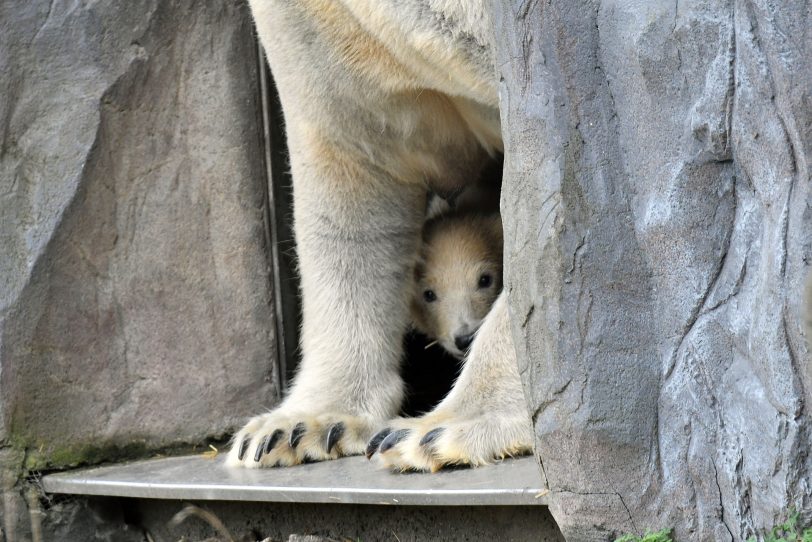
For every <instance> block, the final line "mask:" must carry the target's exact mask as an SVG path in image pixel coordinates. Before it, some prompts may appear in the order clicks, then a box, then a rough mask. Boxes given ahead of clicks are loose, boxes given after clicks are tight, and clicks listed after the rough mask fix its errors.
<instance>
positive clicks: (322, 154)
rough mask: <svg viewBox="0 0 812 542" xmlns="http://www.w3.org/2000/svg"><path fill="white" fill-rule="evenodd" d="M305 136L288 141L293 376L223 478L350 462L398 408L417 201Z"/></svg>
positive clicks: (420, 209) (235, 450) (239, 441)
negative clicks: (295, 326)
mask: <svg viewBox="0 0 812 542" xmlns="http://www.w3.org/2000/svg"><path fill="white" fill-rule="evenodd" d="M312 134H313V135H311V136H309V137H298V138H292V139H291V141H290V149H291V164H292V167H293V172H294V202H295V204H294V205H295V209H294V229H295V234H296V239H297V254H298V258H299V270H300V274H301V287H302V300H303V307H302V309H303V314H302V317H303V324H302V336H301V351H302V364H301V367H300V369H299V373H298V374H297V376H296V379H295V381H294V383H293V386H292V388H291V391H290V393H289V395H288V397H287V398H286V399H285V400H284V401H283V403H282V404H281V405H280V406H279V407H277V408H276V409H275V410H274V411H272V412H270V413H267V414H263V415H260V416H257V417H256V418H254V419H252V420H251V421H250V422H249V423H248V424H247V425H246V426H245V427H244V428H243V429H242V430H241V431H240V432H238V434H237V435H236V437H235V439H234V444H233V446H232V449H231V451H230V452H229V455H228V459H227V463H228V464H229V465H232V466H236V465H243V466H246V467H249V468H253V467H259V466H275V465H291V464H297V463H301V462H303V461H308V460H313V461H316V460H323V459H330V458H334V457H338V456H339V455H350V454H358V453H361V452H362V451H363V449H364V446H365V443H366V441H367V440H368V439H369V437H370V436H371V435H372V434H373V433H374V431H376V430H377V429H380V427H382V423H383V422H384V421H385V420H387V419H389V418H390V417H392V416H394V415H395V414H397V412H398V409H399V408H400V404H401V401H402V398H403V383H402V381H401V377H400V374H399V365H400V359H401V355H402V352H401V349H402V347H401V344H402V337H403V335H404V333H405V331H406V328H407V325H408V311H407V307H408V300H409V295H408V290H407V285H408V278H409V277H410V273H411V272H412V268H413V265H414V259H415V254H416V251H417V245H418V242H419V232H420V225H421V222H422V218H423V213H424V206H425V189H424V188H423V187H422V186H421V185H417V184H415V185H410V184H404V183H402V182H399V181H397V180H394V179H391V178H387V177H386V174H385V173H384V172H382V171H380V169H379V168H376V167H374V165H373V164H369V163H365V158H364V157H363V156H361V155H359V154H358V153H355V152H353V150H352V149H350V148H340V146H341V143H340V142H339V143H335V142H330V143H329V144H328V143H326V142H324V141H323V140H321V137H322V136H321V135H320V134H321V132H319V131H314V132H312ZM336 145H338V147H336Z"/></svg>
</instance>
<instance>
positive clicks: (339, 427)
mask: <svg viewBox="0 0 812 542" xmlns="http://www.w3.org/2000/svg"><path fill="white" fill-rule="evenodd" d="M343 434H344V423H343V422H338V423H335V424H333V425H332V427H330V430H329V431H327V446H326V447H327V453H328V454H329V453H330V452H331V451H332V449H333V446H335V445H336V442H338V439H340V438H341V436H342V435H343Z"/></svg>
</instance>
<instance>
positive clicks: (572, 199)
mask: <svg viewBox="0 0 812 542" xmlns="http://www.w3.org/2000/svg"><path fill="white" fill-rule="evenodd" d="M496 12H497V13H496V15H497V16H496V19H495V26H496V35H497V36H499V39H498V40H497V49H498V65H499V66H500V69H501V72H502V77H503V84H502V94H501V95H502V111H503V132H504V135H505V147H506V161H505V165H506V172H505V178H504V193H503V216H504V224H505V230H506V231H505V233H506V237H505V242H506V246H505V256H506V274H507V277H506V285H507V288H508V290H509V292H510V293H509V295H510V302H511V309H512V320H513V332H514V339H515V341H516V345H517V350H518V353H519V358H520V365H521V367H520V369H521V371H522V376H523V381H524V384H525V389H526V393H527V396H528V400H529V402H530V408H531V412H533V413H534V415H533V420H534V423H535V429H536V435H537V441H536V444H537V451H538V455H539V458H540V460H541V463H542V469H543V471H544V474H545V476H546V477H547V480H548V482H549V484H550V488H551V490H552V496H553V499H552V502H553V505H552V507H551V510H552V512H553V515H554V517H555V519H556V521H557V522H558V523H559V525H560V527H561V528H562V532H563V533H564V535H565V536H566V537H567V539H568V540H579V541H580V540H604V539H610V538H611V537H612V536H614V535H616V534H618V533H620V532H621V531H626V532H630V531H637V532H640V531H642V530H644V529H646V528H662V527H674V528H675V533H676V535H677V536H676V539H678V540H742V539H744V538H746V537H747V536H749V535H751V534H753V533H754V531H756V530H759V529H761V528H764V527H766V526H770V525H772V524H774V523H775V521H776V520H777V519H780V518H781V517H782V516H784V515H785V514H786V512H787V510H788V509H789V508H791V507H795V508H796V509H798V510H804V511H807V513H808V511H809V510H810V509H812V497H810V495H812V488H811V487H810V479H812V456H811V455H810V454H809V453H808V451H809V446H810V439H811V437H812V432H810V429H812V427H810V412H809V405H811V404H812V364H811V363H810V354H809V351H808V349H807V347H806V346H805V344H804V341H803V336H802V332H801V322H802V318H801V313H802V307H801V305H802V295H801V293H802V290H803V287H802V285H803V282H804V277H805V275H806V269H807V264H806V262H807V261H808V260H809V258H810V256H812V248H810V247H811V245H812V216H810V211H809V209H810V204H811V203H812V198H810V156H812V39H810V38H811V37H812V36H811V35H810V29H812V12H810V8H809V4H808V3H804V2H794V1H791V2H783V3H776V2H766V1H744V0H741V1H740V0H735V1H722V0H714V1H711V2H676V1H675V0H652V1H649V2H636V1H631V0H614V1H604V2H597V1H583V0H582V1H569V0H567V1H553V2H533V1H505V2H501V3H497V6H496Z"/></svg>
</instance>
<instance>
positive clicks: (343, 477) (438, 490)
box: [42, 455, 547, 506]
mask: <svg viewBox="0 0 812 542" xmlns="http://www.w3.org/2000/svg"><path fill="white" fill-rule="evenodd" d="M42 483H43V487H44V489H45V491H46V492H49V493H70V494H79V495H104V496H116V497H135V498H147V499H190V500H218V501H259V502H307V503H345V504H389V505H422V506H426V505H431V506H477V505H479V506H484V505H491V506H492V505H514V506H515V505H546V504H547V501H546V498H545V496H544V495H545V494H546V490H545V489H544V486H543V484H542V480H541V476H540V474H539V471H538V468H537V466H536V463H535V460H534V459H533V458H532V457H523V458H519V459H509V460H505V461H502V462H500V463H497V464H494V465H489V466H486V467H480V468H476V469H457V470H450V471H445V472H439V473H436V474H414V473H413V474H394V473H390V472H387V471H385V470H380V469H378V468H376V467H375V466H374V464H370V463H369V462H368V461H367V460H366V459H364V458H363V457H349V458H344V459H340V460H337V461H327V462H324V463H313V464H309V465H300V466H297V467H291V468H283V469H263V470H246V469H229V468H226V467H225V466H224V465H223V459H222V457H220V458H216V459H209V458H206V457H203V456H199V455H197V456H184V457H171V458H162V459H150V460H146V461H139V462H135V463H128V464H121V465H112V466H105V467H96V468H90V469H84V470H77V471H71V472H63V473H57V474H49V475H47V476H45V477H43V479H42Z"/></svg>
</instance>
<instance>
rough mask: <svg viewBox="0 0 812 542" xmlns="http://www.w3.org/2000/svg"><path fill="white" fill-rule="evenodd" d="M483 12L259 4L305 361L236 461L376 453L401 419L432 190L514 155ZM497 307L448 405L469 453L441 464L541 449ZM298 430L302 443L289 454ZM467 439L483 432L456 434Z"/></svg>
mask: <svg viewBox="0 0 812 542" xmlns="http://www.w3.org/2000/svg"><path fill="white" fill-rule="evenodd" d="M483 4H484V0H470V1H465V0H457V1H452V0H442V1H441V0H345V1H343V2H340V1H336V0H296V1H294V0H251V1H250V5H251V10H252V13H253V15H254V19H255V22H256V26H257V30H258V32H259V36H260V39H261V41H262V44H263V46H264V47H265V50H266V52H267V55H268V59H269V61H270V64H271V68H272V70H273V73H274V76H275V79H276V82H277V86H278V90H279V94H280V99H281V102H282V106H283V110H284V113H285V121H286V128H287V134H288V144H289V148H290V160H291V168H292V173H293V179H294V201H295V208H294V231H295V234H296V240H297V251H298V257H299V265H300V274H301V277H302V296H303V325H302V342H301V351H302V356H303V359H302V364H301V369H300V371H299V374H298V375H297V377H296V379H295V381H294V383H293V386H292V388H291V391H290V394H289V395H288V397H287V398H286V399H285V400H284V401H283V402H282V404H281V405H279V406H278V407H277V408H276V409H275V410H273V411H272V412H270V413H267V414H263V415H260V416H257V417H256V418H254V419H252V420H251V421H249V423H248V424H247V425H246V426H245V427H244V428H243V429H241V430H240V431H239V432H238V433H237V435H236V436H235V445H234V446H233V448H232V450H231V451H230V452H229V455H228V459H227V463H228V464H229V465H232V466H237V465H242V466H246V467H257V466H271V465H289V464H295V463H299V462H301V461H304V460H306V459H313V460H321V459H328V458H332V457H338V456H339V455H345V454H357V453H361V451H362V450H363V449H364V446H365V443H366V441H367V440H368V439H369V437H370V436H371V435H372V434H373V433H374V432H375V431H376V430H377V429H380V428H381V427H384V426H385V424H386V423H388V420H389V419H390V418H391V417H392V416H394V415H396V413H397V412H398V408H399V405H400V403H401V400H402V396H403V384H402V382H401V380H400V377H399V375H398V365H399V363H400V358H401V355H402V353H401V346H400V345H401V338H402V336H403V333H404V332H405V330H406V327H407V325H408V303H409V295H410V293H409V279H410V276H411V273H412V270H413V266H414V262H415V259H416V254H417V249H418V242H419V232H420V227H421V224H422V222H423V219H424V210H425V193H426V188H427V186H433V187H437V186H439V187H440V188H443V189H449V188H454V187H459V186H464V185H465V183H466V182H468V181H469V180H470V179H472V178H475V177H476V172H477V170H478V168H479V167H480V165H481V163H482V161H483V159H484V157H486V156H487V155H488V154H492V153H493V152H494V151H497V150H499V149H501V145H502V144H501V138H500V130H499V113H498V109H497V90H496V89H497V81H496V79H495V77H494V69H493V66H492V60H491V53H490V48H489V43H488V42H487V39H488V38H487V36H488V28H489V22H488V21H487V20H486V19H485V13H486V10H485V9H484V7H483ZM471 38H473V39H471ZM444 183H445V184H444ZM498 305H499V306H500V307H502V308H501V309H500V310H498V311H496V310H495V312H494V314H493V315H492V316H489V317H488V322H490V323H489V324H486V325H483V328H482V331H481V332H480V334H479V336H478V337H477V339H476V341H475V343H474V345H473V347H472V353H471V357H470V359H469V360H468V364H467V365H466V368H465V370H464V372H463V376H462V377H461V378H460V381H459V382H458V384H457V386H456V387H455V389H454V390H453V392H452V393H451V395H449V397H448V399H447V400H446V401H444V403H443V405H441V407H442V410H440V409H439V408H438V412H440V411H441V412H442V414H443V416H444V417H443V420H444V423H446V424H447V425H446V427H448V428H449V433H448V435H450V436H448V437H444V440H442V441H441V442H442V443H443V444H446V439H447V443H448V449H449V450H450V449H452V448H453V450H455V453H453V454H452V453H451V452H449V454H448V455H447V456H445V455H441V456H439V457H440V459H439V464H442V463H446V462H447V463H456V462H470V463H473V464H479V463H481V462H484V461H487V460H489V459H492V458H494V457H499V456H502V455H504V454H506V453H513V452H514V451H517V450H518V451H526V450H527V449H529V446H530V442H531V441H532V435H530V434H529V433H528V431H529V429H528V427H529V426H528V421H527V419H526V416H525V415H524V409H525V407H524V402H523V398H522V395H521V387H520V386H519V385H518V382H519V381H518V375H517V374H516V368H515V356H514V355H513V350H512V345H511V343H510V337H509V335H508V331H507V311H506V308H505V307H504V303H501V304H498ZM483 386H487V387H488V390H489V391H488V400H487V401H483V400H482V390H481V389H480V388H482V387H483ZM433 414H435V413H432V414H430V415H429V416H432V415H433ZM429 419H430V418H428V417H427V418H426V420H429ZM432 419H434V418H432ZM299 424H303V427H304V428H305V431H304V433H303V435H301V440H300V441H299V442H298V445H297V446H295V447H292V446H289V445H288V441H287V439H288V438H289V437H290V435H291V433H292V432H293V430H294V427H296V426H297V425H299ZM338 424H340V427H342V428H343V433H342V435H341V437H340V439H338V440H337V442H336V444H335V447H334V448H333V449H331V450H330V451H329V452H328V451H327V450H326V446H325V445H326V439H327V434H328V433H329V432H330V429H331V428H334V427H336V426H337V425H338ZM454 428H459V430H460V431H461V430H463V429H464V430H465V432H466V433H465V434H466V435H468V437H466V438H464V439H463V438H456V439H455V438H454V437H453V435H455V434H456V433H455V431H456V429H454ZM277 430H281V431H282V432H283V434H284V439H285V440H282V441H280V442H279V443H278V444H277V445H276V446H275V447H274V448H273V449H272V450H271V451H270V453H268V454H259V457H260V459H259V461H255V460H254V457H255V452H256V450H257V448H258V447H259V446H260V445H261V444H262V442H263V439H265V438H266V437H267V436H269V435H272V434H273V433H274V432H275V431H277ZM244 439H245V441H246V443H247V448H246V449H244V452H245V453H244V454H243V455H242V457H240V453H239V452H240V451H241V448H243V447H242V446H241V445H242V443H243V440H244ZM402 457H403V459H399V460H391V461H388V464H390V465H392V466H395V467H398V468H426V467H427V466H428V467H430V468H435V466H436V464H435V463H432V464H431V465H426V464H425V461H424V460H423V459H422V458H420V457H418V456H417V454H416V452H415V453H412V452H410V451H409V449H408V447H404V448H403V454H402Z"/></svg>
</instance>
